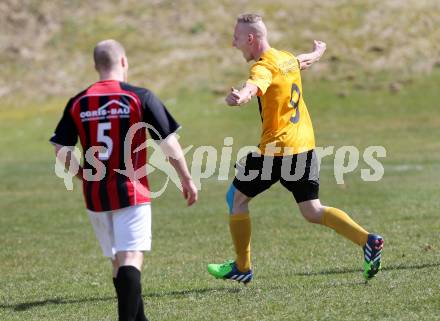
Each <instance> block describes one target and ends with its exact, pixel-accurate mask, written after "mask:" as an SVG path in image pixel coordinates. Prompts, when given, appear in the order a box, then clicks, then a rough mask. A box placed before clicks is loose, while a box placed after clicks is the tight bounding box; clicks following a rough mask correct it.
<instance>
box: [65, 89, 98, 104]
mask: <svg viewBox="0 0 440 321" xmlns="http://www.w3.org/2000/svg"><path fill="white" fill-rule="evenodd" d="M91 86H92V85H90V86H88V87H87V88H84V89H83V90H81V91H79V92H78V93H77V94H75V95H74V96H72V97H70V98H69V100H68V101H67V105H66V109H71V108H72V107H73V105H74V104H75V102H77V101H78V100H79V99H80V98H81V97H83V96H85V95H86V94H87V91H88V90H89V88H90V87H91Z"/></svg>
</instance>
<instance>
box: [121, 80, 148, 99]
mask: <svg viewBox="0 0 440 321" xmlns="http://www.w3.org/2000/svg"><path fill="white" fill-rule="evenodd" d="M120 85H121V89H122V90H125V91H130V92H133V93H135V94H137V95H138V96H143V95H148V94H150V93H151V90H150V89H148V88H145V87H140V86H135V85H132V84H129V83H127V82H120Z"/></svg>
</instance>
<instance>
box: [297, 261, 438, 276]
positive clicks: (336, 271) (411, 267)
mask: <svg viewBox="0 0 440 321" xmlns="http://www.w3.org/2000/svg"><path fill="white" fill-rule="evenodd" d="M439 266H440V262H439V263H424V264H410V265H387V266H384V267H382V271H393V270H419V269H426V268H433V267H439ZM359 271H361V270H360V269H331V270H324V271H316V272H299V273H294V275H299V276H313V275H329V274H345V273H355V272H359Z"/></svg>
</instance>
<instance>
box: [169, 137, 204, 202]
mask: <svg viewBox="0 0 440 321" xmlns="http://www.w3.org/2000/svg"><path fill="white" fill-rule="evenodd" d="M160 147H161V149H162V151H163V152H164V154H165V155H166V156H167V157H168V160H169V162H170V164H171V165H172V166H173V167H174V169H175V170H176V172H177V174H178V175H179V178H180V183H181V184H182V193H183V197H184V198H185V199H186V201H187V204H188V206H191V205H192V204H194V203H195V202H196V201H197V197H198V195H197V188H196V186H195V185H194V182H193V180H192V178H191V174H190V173H189V171H188V166H187V164H186V160H185V156H184V155H183V151H182V147H181V146H180V144H179V141H178V140H177V137H176V135H174V134H171V135H169V136H168V137H167V138H165V139H164V140H163V141H162V142H161V143H160Z"/></svg>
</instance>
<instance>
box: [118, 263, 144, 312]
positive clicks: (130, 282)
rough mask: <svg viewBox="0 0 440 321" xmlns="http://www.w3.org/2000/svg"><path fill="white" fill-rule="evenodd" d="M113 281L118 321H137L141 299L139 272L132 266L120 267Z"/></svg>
mask: <svg viewBox="0 0 440 321" xmlns="http://www.w3.org/2000/svg"><path fill="white" fill-rule="evenodd" d="M115 281H116V282H115V284H116V293H117V295H118V314H119V321H137V319H136V315H137V314H138V309H139V304H140V298H141V272H140V271H139V270H138V269H136V268H135V267H134V266H130V265H127V266H121V267H120V268H119V270H118V275H117V277H116V280H115Z"/></svg>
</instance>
